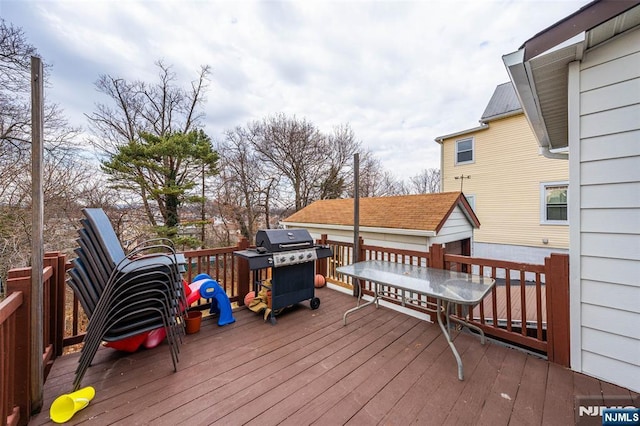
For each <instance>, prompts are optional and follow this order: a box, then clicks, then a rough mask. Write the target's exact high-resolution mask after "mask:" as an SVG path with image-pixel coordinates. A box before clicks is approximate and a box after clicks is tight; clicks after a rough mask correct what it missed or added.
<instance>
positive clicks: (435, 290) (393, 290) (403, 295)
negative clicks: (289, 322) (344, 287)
mask: <svg viewBox="0 0 640 426" xmlns="http://www.w3.org/2000/svg"><path fill="white" fill-rule="evenodd" d="M336 271H337V272H339V273H341V274H344V275H347V276H350V277H353V278H356V279H358V280H359V282H360V280H364V281H370V282H372V283H374V286H373V290H374V296H373V299H372V300H371V301H368V302H366V303H363V304H361V303H360V302H361V297H362V289H360V292H359V294H360V296H359V297H358V303H357V305H356V307H355V308H352V309H349V310H348V311H346V312H345V313H344V316H343V322H344V325H347V316H348V315H349V314H351V313H353V312H355V311H357V310H359V309H362V308H364V307H366V306H369V305H371V304H374V303H375V305H376V307H378V306H379V300H380V299H389V300H396V301H397V300H400V302H401V304H402V306H406V305H411V306H415V307H417V308H419V309H421V310H425V311H428V312H435V313H436V314H437V315H436V317H437V318H438V324H439V325H440V329H441V330H442V334H444V336H445V338H446V339H447V343H449V347H450V348H451V351H452V352H453V355H454V357H455V358H456V362H457V363H458V379H460V380H463V379H464V373H463V369H462V359H461V358H460V354H459V353H458V351H457V349H456V347H455V345H454V344H453V340H452V338H451V334H450V332H449V330H450V328H451V323H450V321H454V322H456V323H459V324H461V325H463V326H466V327H468V328H471V329H473V330H476V331H477V332H478V333H479V334H480V341H481V343H482V344H484V343H485V336H484V332H483V331H482V329H480V328H479V327H477V326H475V325H473V324H470V323H469V322H468V321H467V320H466V317H467V315H468V313H469V312H470V311H471V310H472V309H473V307H474V306H476V305H477V304H478V303H480V302H481V301H482V299H483V298H484V297H485V296H486V295H487V293H488V292H489V291H490V290H491V289H492V288H493V286H494V285H495V280H494V279H493V278H489V277H484V276H481V275H474V274H467V273H464V272H456V271H448V270H445V269H435V268H428V267H423V266H414V265H405V264H401V263H394V262H387V261H382V260H367V261H364V262H358V263H354V264H352V265H346V266H340V267H338V268H337V269H336ZM420 296H425V297H430V298H432V299H435V303H434V302H430V301H427V300H426V298H421V297H420ZM456 305H461V306H462V307H463V310H464V315H463V318H459V317H457V316H452V314H453V311H455V309H453V308H454V307H455V306H456ZM441 313H444V314H445V317H446V321H447V323H446V326H445V324H444V323H443V321H442V315H440V314H441Z"/></svg>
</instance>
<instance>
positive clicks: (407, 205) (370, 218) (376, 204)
mask: <svg viewBox="0 0 640 426" xmlns="http://www.w3.org/2000/svg"><path fill="white" fill-rule="evenodd" d="M460 196H461V193H460V192H443V193H438V194H420V195H402V196H394V197H371V198H361V199H360V226H366V227H372V228H396V229H415V230H424V231H438V230H439V229H440V228H441V226H442V224H443V223H444V221H445V220H446V218H447V217H448V216H449V213H450V212H451V211H452V210H453V208H454V207H455V205H456V204H457V203H458V199H459V198H460ZM353 207H354V206H353V199H352V198H347V199H339V200H319V201H316V202H314V203H312V204H310V205H308V206H307V207H305V208H303V209H302V210H299V211H297V212H296V213H294V214H292V215H291V216H289V217H288V218H286V219H285V220H284V222H293V223H314V224H326V225H344V226H353Z"/></svg>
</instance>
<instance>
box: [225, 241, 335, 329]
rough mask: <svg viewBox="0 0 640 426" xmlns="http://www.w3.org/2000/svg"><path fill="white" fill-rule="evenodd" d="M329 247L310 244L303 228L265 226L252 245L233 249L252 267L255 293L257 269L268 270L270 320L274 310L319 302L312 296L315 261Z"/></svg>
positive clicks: (314, 306) (313, 306)
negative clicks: (239, 249) (297, 304)
mask: <svg viewBox="0 0 640 426" xmlns="http://www.w3.org/2000/svg"><path fill="white" fill-rule="evenodd" d="M331 254H332V252H331V248H329V247H328V246H322V245H317V244H314V242H313V239H312V238H311V235H310V234H309V231H307V230H306V229H266V230H260V231H258V232H257V233H256V247H255V248H250V249H247V250H241V251H236V252H234V255H236V256H239V257H241V258H243V259H246V260H247V261H248V263H249V269H250V270H251V271H253V276H254V280H253V281H254V290H255V292H256V294H258V291H259V290H260V288H261V286H262V285H263V281H261V280H260V279H259V274H258V272H259V271H260V270H262V269H266V268H273V269H272V271H271V323H272V324H275V323H276V319H275V316H274V312H275V311H278V310H279V309H282V308H285V307H287V306H290V305H294V304H296V303H299V302H302V301H304V300H309V305H310V306H311V309H317V308H318V307H319V306H320V299H319V298H317V297H315V293H314V292H315V286H314V281H315V261H316V260H317V259H323V258H326V257H331Z"/></svg>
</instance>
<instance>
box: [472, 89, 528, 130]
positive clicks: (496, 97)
mask: <svg viewBox="0 0 640 426" xmlns="http://www.w3.org/2000/svg"><path fill="white" fill-rule="evenodd" d="M520 110H522V107H521V106H520V101H518V97H517V96H516V91H515V89H514V88H513V84H511V82H508V83H502V84H500V85H498V86H497V87H496V90H494V92H493V95H492V96H491V99H490V100H489V104H488V105H487V107H486V108H485V110H484V112H483V113H482V117H481V118H480V121H481V122H483V123H484V122H486V121H491V119H492V118H493V117H498V116H501V115H504V114H508V113H510V112H516V111H520Z"/></svg>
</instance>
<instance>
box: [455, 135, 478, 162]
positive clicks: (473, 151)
mask: <svg viewBox="0 0 640 426" xmlns="http://www.w3.org/2000/svg"><path fill="white" fill-rule="evenodd" d="M466 141H471V160H469V161H460V162H459V161H458V142H466ZM453 157H454V160H455V165H456V166H457V165H460V164H473V163H475V162H476V138H474V137H473V136H472V137H470V138H463V139H458V140H456V143H455V147H454V153H453Z"/></svg>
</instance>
